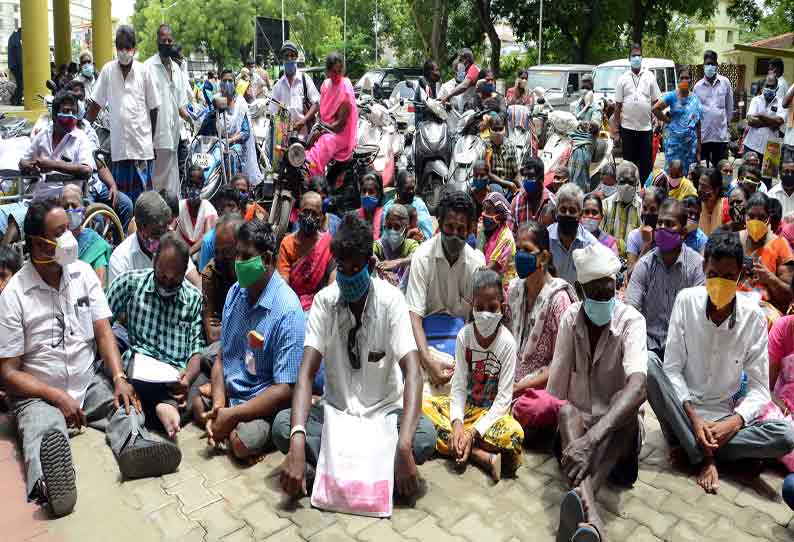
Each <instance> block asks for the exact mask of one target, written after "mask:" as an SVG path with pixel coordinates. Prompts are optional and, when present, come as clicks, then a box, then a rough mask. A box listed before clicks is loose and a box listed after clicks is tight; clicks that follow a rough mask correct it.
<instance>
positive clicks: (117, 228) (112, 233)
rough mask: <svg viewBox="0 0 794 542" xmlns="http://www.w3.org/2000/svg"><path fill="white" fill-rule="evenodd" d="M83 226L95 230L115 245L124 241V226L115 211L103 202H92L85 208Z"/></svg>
mask: <svg viewBox="0 0 794 542" xmlns="http://www.w3.org/2000/svg"><path fill="white" fill-rule="evenodd" d="M83 227H84V228H90V229H92V230H94V231H95V232H97V233H98V234H99V235H100V236H102V238H103V239H104V240H105V241H107V242H108V243H110V245H111V246H113V247H116V246H118V245H120V244H121V242H122V241H124V237H125V235H124V227H123V226H122V225H121V220H119V217H118V215H116V212H115V211H114V210H113V209H112V208H111V207H109V206H107V205H105V204H104V203H92V204H91V205H89V206H88V208H87V209H86V210H85V219H84V220H83Z"/></svg>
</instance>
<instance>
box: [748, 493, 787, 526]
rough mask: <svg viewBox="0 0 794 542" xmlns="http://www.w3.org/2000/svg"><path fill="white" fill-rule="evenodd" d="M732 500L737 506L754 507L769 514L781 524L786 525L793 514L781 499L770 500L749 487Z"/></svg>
mask: <svg viewBox="0 0 794 542" xmlns="http://www.w3.org/2000/svg"><path fill="white" fill-rule="evenodd" d="M733 502H735V503H736V504H738V505H739V506H749V507H752V508H755V509H756V510H758V511H759V512H764V513H766V514H769V515H770V516H772V517H773V518H774V519H775V521H777V522H778V523H779V524H781V525H788V524H789V522H790V521H791V519H792V517H793V516H794V513H792V511H791V508H789V507H788V506H786V505H785V503H783V502H782V501H779V502H770V501H769V500H768V499H765V498H763V497H761V496H760V495H759V494H758V493H756V492H755V490H753V489H750V488H746V489H744V490H743V491H741V492H739V494H738V495H737V496H736V498H735V499H734V500H733Z"/></svg>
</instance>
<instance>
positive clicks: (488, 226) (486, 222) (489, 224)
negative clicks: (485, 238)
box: [482, 216, 498, 231]
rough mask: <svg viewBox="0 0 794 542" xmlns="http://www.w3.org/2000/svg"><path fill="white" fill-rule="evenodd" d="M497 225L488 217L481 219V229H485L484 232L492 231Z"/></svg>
mask: <svg viewBox="0 0 794 542" xmlns="http://www.w3.org/2000/svg"><path fill="white" fill-rule="evenodd" d="M497 225H498V224H497V223H496V220H494V219H493V218H491V217H489V216H484V217H483V218H482V227H483V228H485V231H494V230H495V229H496V226H497Z"/></svg>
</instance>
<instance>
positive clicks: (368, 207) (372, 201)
mask: <svg viewBox="0 0 794 542" xmlns="http://www.w3.org/2000/svg"><path fill="white" fill-rule="evenodd" d="M361 206H362V207H363V208H364V210H365V211H367V212H368V213H371V212H372V211H374V210H375V207H377V206H378V198H376V197H375V196H361Z"/></svg>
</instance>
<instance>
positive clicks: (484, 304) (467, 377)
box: [422, 269, 524, 482]
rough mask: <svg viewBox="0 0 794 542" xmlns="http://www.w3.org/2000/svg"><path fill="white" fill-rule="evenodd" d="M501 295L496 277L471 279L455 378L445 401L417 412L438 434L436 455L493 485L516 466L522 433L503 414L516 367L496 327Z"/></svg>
mask: <svg viewBox="0 0 794 542" xmlns="http://www.w3.org/2000/svg"><path fill="white" fill-rule="evenodd" d="M503 304H504V296H503V290H502V281H501V278H500V277H499V275H498V274H497V273H496V272H495V271H492V270H490V269H480V270H478V271H477V272H476V273H475V274H474V306H473V309H474V312H473V318H472V320H473V321H472V323H469V324H467V325H466V326H464V328H463V329H461V331H460V333H459V334H458V339H457V344H456V348H455V374H454V376H453V377H452V391H451V394H450V395H449V396H437V397H427V398H425V400H424V403H423V405H422V411H423V412H424V414H425V415H426V416H428V417H429V418H430V419H431V420H432V421H433V424H434V425H435V426H436V430H437V431H438V440H437V441H436V450H438V452H439V453H440V454H442V455H446V456H449V457H452V458H454V459H455V463H456V464H457V465H458V466H459V467H464V466H465V465H466V464H467V463H468V462H469V460H470V459H471V461H473V462H474V463H475V464H477V465H479V466H480V467H482V468H483V469H485V470H486V472H488V473H489V474H490V475H491V477H492V478H493V479H494V481H497V482H498V481H499V479H500V478H501V476H502V470H503V469H502V466H503V462H504V472H505V473H508V474H510V475H512V474H513V473H515V470H516V469H517V468H518V467H519V466H520V465H521V443H522V442H523V440H524V432H523V430H522V429H521V425H519V423H518V422H517V421H516V420H515V419H514V418H513V417H512V416H510V414H509V411H510V401H511V399H512V397H513V380H514V378H515V367H516V342H515V340H514V339H513V335H512V334H511V333H510V330H509V329H508V328H507V327H506V326H504V325H503V324H502V306H503Z"/></svg>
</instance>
